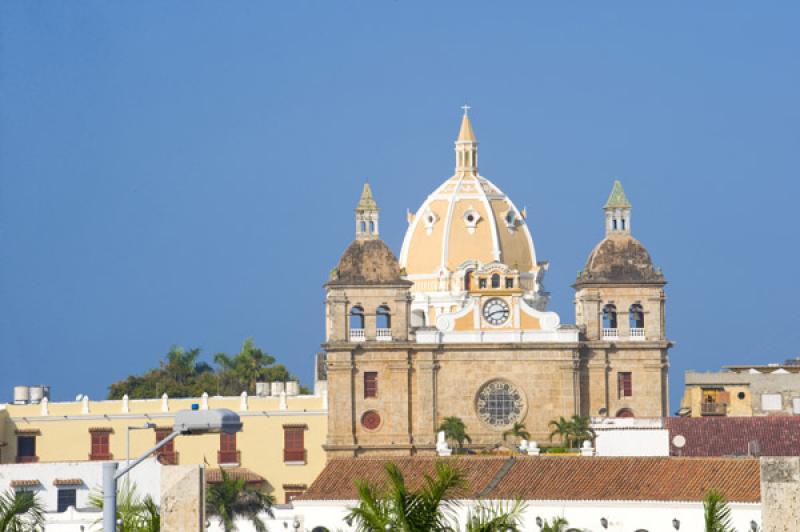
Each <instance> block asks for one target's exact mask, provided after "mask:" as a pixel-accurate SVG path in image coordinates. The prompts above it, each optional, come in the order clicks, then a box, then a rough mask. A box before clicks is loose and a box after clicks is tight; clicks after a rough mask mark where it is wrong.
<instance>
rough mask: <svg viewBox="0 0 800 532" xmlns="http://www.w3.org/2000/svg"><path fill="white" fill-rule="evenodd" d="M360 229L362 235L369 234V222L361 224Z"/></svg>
mask: <svg viewBox="0 0 800 532" xmlns="http://www.w3.org/2000/svg"><path fill="white" fill-rule="evenodd" d="M359 227H361V232H362V233H366V232H367V222H361V223H360V225H359Z"/></svg>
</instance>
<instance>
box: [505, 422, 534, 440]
mask: <svg viewBox="0 0 800 532" xmlns="http://www.w3.org/2000/svg"><path fill="white" fill-rule="evenodd" d="M508 436H513V437H515V438H517V440H530V439H531V433H530V432H528V431H527V429H526V428H525V423H520V422H516V423H514V424H513V425H512V426H511V428H510V429H508V430H507V431H505V432H503V441H506V437H508Z"/></svg>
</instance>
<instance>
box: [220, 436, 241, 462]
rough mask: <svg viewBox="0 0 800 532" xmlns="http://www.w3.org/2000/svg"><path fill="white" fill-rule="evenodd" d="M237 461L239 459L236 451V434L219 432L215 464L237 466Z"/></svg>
mask: <svg viewBox="0 0 800 532" xmlns="http://www.w3.org/2000/svg"><path fill="white" fill-rule="evenodd" d="M239 459H240V455H239V451H237V450H236V433H235V432H231V433H227V432H220V434H219V452H218V453H217V463H219V464H238V463H239Z"/></svg>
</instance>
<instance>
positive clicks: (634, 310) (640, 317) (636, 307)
mask: <svg viewBox="0 0 800 532" xmlns="http://www.w3.org/2000/svg"><path fill="white" fill-rule="evenodd" d="M628 317H629V319H630V327H631V329H644V309H643V308H642V306H641V305H640V304H638V303H634V304H633V305H631V308H630V309H629V310H628Z"/></svg>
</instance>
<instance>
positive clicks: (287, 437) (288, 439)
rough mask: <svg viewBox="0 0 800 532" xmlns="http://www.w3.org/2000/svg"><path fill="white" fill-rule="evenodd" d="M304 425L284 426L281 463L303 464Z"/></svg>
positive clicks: (304, 456) (304, 451)
mask: <svg viewBox="0 0 800 532" xmlns="http://www.w3.org/2000/svg"><path fill="white" fill-rule="evenodd" d="M305 431H306V426H305V425H284V426H283V461H284V462H305V460H306V447H305V440H304V436H305Z"/></svg>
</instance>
